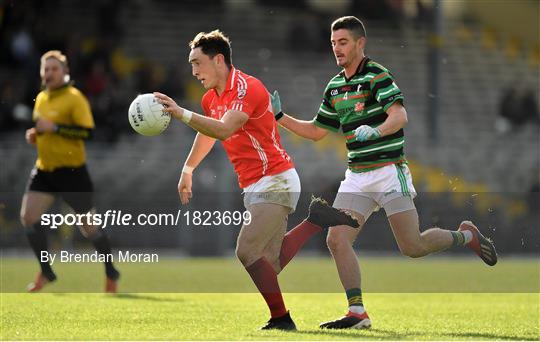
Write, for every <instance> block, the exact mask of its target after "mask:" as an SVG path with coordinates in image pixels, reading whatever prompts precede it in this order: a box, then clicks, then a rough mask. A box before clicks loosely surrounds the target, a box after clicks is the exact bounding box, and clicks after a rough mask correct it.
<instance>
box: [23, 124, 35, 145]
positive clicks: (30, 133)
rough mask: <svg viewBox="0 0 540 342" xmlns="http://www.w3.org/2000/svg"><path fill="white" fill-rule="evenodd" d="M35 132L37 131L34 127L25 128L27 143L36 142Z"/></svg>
mask: <svg viewBox="0 0 540 342" xmlns="http://www.w3.org/2000/svg"><path fill="white" fill-rule="evenodd" d="M36 134H37V131H36V128H35V127H32V128H30V129H27V130H26V134H25V138H26V142H27V143H29V144H30V145H35V144H36Z"/></svg>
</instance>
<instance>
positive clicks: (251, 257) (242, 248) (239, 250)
mask: <svg viewBox="0 0 540 342" xmlns="http://www.w3.org/2000/svg"><path fill="white" fill-rule="evenodd" d="M236 257H237V258H238V260H240V262H241V263H242V265H251V264H252V263H253V262H255V261H257V259H259V258H261V257H262V252H258V251H257V250H254V249H252V248H251V246H250V245H249V244H247V243H241V242H239V243H238V244H237V245H236Z"/></svg>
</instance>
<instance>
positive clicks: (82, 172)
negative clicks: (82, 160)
mask: <svg viewBox="0 0 540 342" xmlns="http://www.w3.org/2000/svg"><path fill="white" fill-rule="evenodd" d="M26 191H27V192H28V191H39V192H46V193H50V194H52V195H54V196H60V197H61V198H62V199H63V200H64V201H65V202H66V203H67V204H69V206H70V207H71V208H73V211H75V212H76V213H78V214H84V213H87V212H88V211H89V210H90V209H92V208H93V207H94V203H93V192H94V185H93V184H92V180H91V179H90V174H89V173H88V170H87V169H86V166H85V165H83V166H80V167H74V168H73V167H63V168H58V169H55V170H54V171H42V170H39V169H38V168H36V167H34V168H33V169H32V172H31V173H30V179H29V180H28V184H27V185H26Z"/></svg>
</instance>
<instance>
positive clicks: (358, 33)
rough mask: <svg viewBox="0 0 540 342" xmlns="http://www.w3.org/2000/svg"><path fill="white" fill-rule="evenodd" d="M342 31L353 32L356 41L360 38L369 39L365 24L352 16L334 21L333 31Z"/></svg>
mask: <svg viewBox="0 0 540 342" xmlns="http://www.w3.org/2000/svg"><path fill="white" fill-rule="evenodd" d="M340 29H345V30H349V31H351V32H352V34H353V36H354V37H355V38H356V39H358V38H360V37H367V35H366V28H365V27H364V23H362V21H361V20H360V19H358V18H357V17H354V16H352V15H349V16H346V17H341V18H338V19H336V20H334V22H333V23H332V31H337V30H340Z"/></svg>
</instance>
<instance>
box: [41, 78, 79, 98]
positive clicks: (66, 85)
mask: <svg viewBox="0 0 540 342" xmlns="http://www.w3.org/2000/svg"><path fill="white" fill-rule="evenodd" d="M72 85H73V82H72V81H70V82H68V83H65V84H64V85H63V86H61V87H59V88H56V89H54V90H47V89H44V90H45V91H46V92H47V93H48V94H49V95H55V94H58V93H60V92H61V91H63V90H66V89H67V88H68V87H70V86H72Z"/></svg>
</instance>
